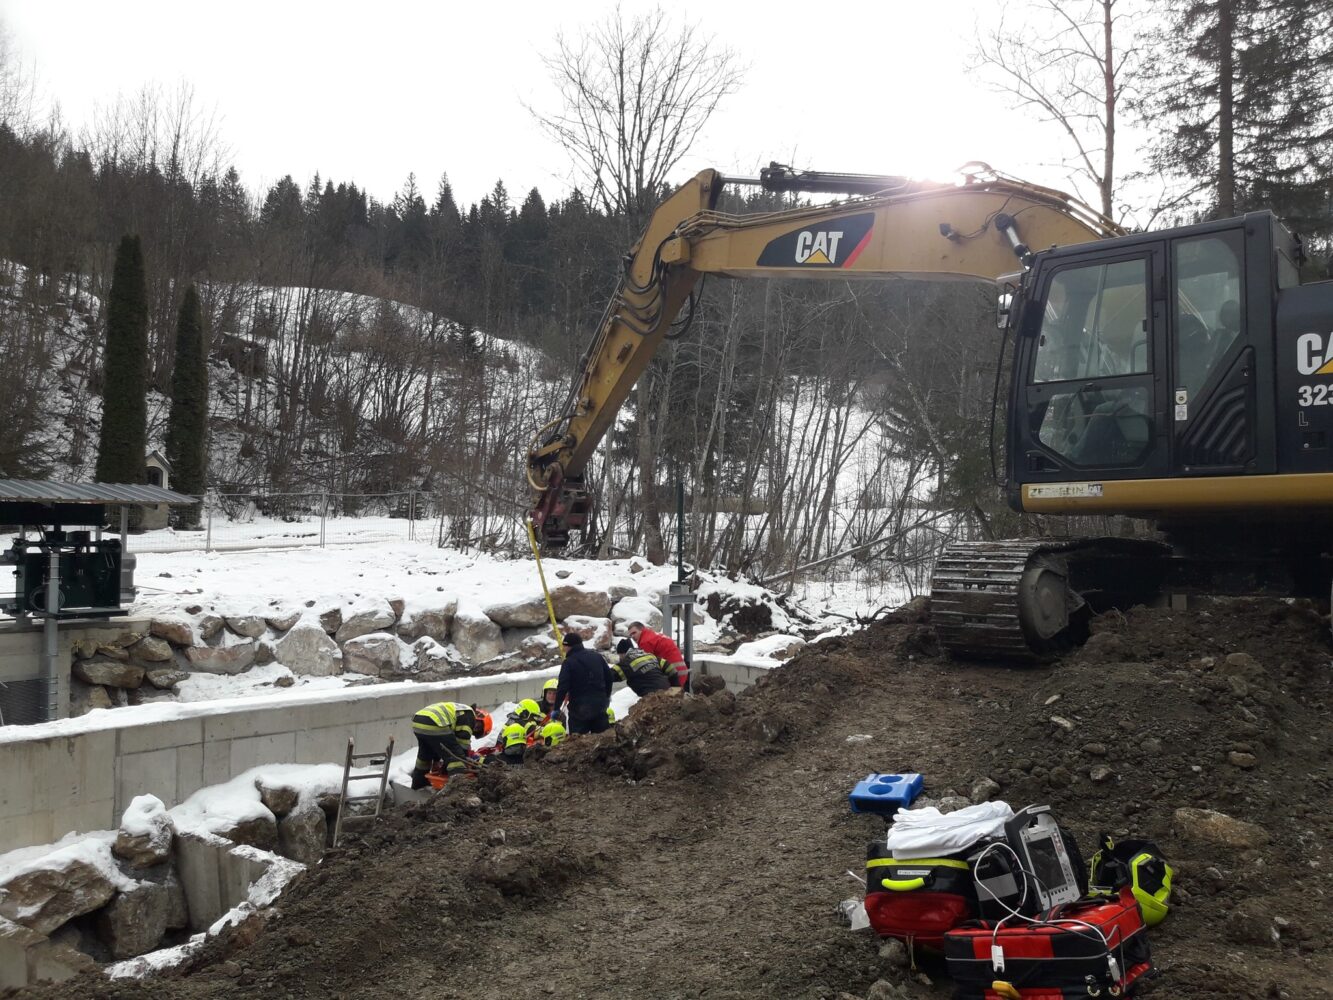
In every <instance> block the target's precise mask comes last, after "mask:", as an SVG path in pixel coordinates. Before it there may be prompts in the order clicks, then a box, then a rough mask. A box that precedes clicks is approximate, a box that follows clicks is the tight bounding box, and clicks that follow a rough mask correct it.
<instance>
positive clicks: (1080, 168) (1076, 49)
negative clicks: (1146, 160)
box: [975, 0, 1140, 218]
mask: <svg viewBox="0 0 1333 1000" xmlns="http://www.w3.org/2000/svg"><path fill="white" fill-rule="evenodd" d="M1132 3H1133V0H1031V2H1030V3H1029V4H1028V5H1027V6H1026V7H1024V8H1022V9H1021V12H1020V14H1019V15H1018V17H1017V18H1012V17H1009V16H1008V12H1006V14H1005V15H1001V19H1000V21H999V23H997V24H996V25H995V26H994V27H993V28H992V29H991V30H990V31H988V32H986V33H984V34H980V33H979V35H978V38H977V43H976V55H975V60H976V64H977V65H978V67H980V68H982V69H984V70H987V71H989V75H990V76H991V79H992V81H993V84H994V86H995V87H996V88H997V89H999V90H1000V91H1002V92H1003V93H1006V94H1009V95H1010V96H1011V97H1013V99H1014V100H1015V102H1016V103H1017V104H1018V106H1019V107H1022V108H1025V109H1028V110H1031V111H1033V112H1034V113H1035V114H1036V115H1037V116H1038V117H1040V118H1041V119H1042V120H1043V121H1047V122H1050V123H1052V124H1054V125H1056V126H1057V127H1058V128H1059V129H1060V130H1061V131H1062V132H1063V133H1064V134H1065V138H1066V146H1065V150H1066V152H1065V154H1064V155H1063V156H1062V158H1061V159H1062V163H1063V165H1064V166H1065V167H1066V168H1068V169H1070V170H1071V174H1072V177H1073V179H1074V180H1073V182H1074V183H1075V185H1077V184H1078V182H1079V181H1080V180H1082V181H1085V182H1090V183H1091V184H1092V185H1093V186H1094V187H1095V188H1096V189H1097V195H1098V202H1099V204H1100V207H1101V211H1102V214H1103V215H1105V216H1107V217H1108V218H1112V217H1113V211H1114V209H1115V197H1114V196H1115V190H1116V181H1117V176H1116V138H1117V134H1116V133H1117V127H1118V124H1119V117H1120V109H1121V103H1122V101H1123V99H1124V98H1125V97H1126V96H1127V94H1128V92H1129V90H1130V89H1131V88H1132V86H1133V83H1134V79H1135V76H1136V74H1137V72H1138V69H1139V58H1140V57H1139V52H1138V50H1137V49H1136V48H1135V47H1134V46H1133V45H1132V44H1130V39H1129V37H1128V36H1129V28H1128V25H1127V24H1126V21H1127V19H1128V18H1129V17H1130V16H1131V14H1132V13H1133V11H1131V9H1130V7H1131V4H1132Z"/></svg>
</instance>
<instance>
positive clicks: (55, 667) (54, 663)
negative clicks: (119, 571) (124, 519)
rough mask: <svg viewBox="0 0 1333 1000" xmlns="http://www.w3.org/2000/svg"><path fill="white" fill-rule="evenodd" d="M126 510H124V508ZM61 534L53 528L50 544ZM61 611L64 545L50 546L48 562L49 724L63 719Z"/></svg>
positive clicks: (45, 637) (45, 684)
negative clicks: (61, 693)
mask: <svg viewBox="0 0 1333 1000" xmlns="http://www.w3.org/2000/svg"><path fill="white" fill-rule="evenodd" d="M121 509H122V510H123V509H124V508H121ZM59 531H60V526H59V525H52V532H51V536H49V537H48V543H52V540H53V538H54V536H55V535H56V534H57V533H58V532H59ZM59 610H60V546H58V545H56V544H53V543H52V544H50V548H49V549H48V550H47V563H46V620H45V621H44V622H42V638H43V640H44V644H45V650H44V655H43V659H44V661H45V670H44V672H43V675H42V687H43V691H42V693H43V695H45V702H46V721H48V722H50V721H51V720H53V719H58V718H60V639H59V628H60V620H59V619H58V618H57V617H56V613H57V612H58V611H59Z"/></svg>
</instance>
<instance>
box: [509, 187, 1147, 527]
mask: <svg viewBox="0 0 1333 1000" xmlns="http://www.w3.org/2000/svg"><path fill="white" fill-rule="evenodd" d="M965 171H966V172H965V173H964V174H963V177H962V179H961V181H960V182H958V183H954V184H943V183H938V182H933V181H918V180H912V179H909V178H904V177H894V176H877V175H856V174H820V173H809V172H796V171H792V170H790V169H789V168H786V167H781V166H779V165H777V164H773V165H771V166H770V167H768V168H765V170H764V171H762V172H761V176H760V177H759V178H758V179H757V180H755V179H748V178H726V177H723V176H722V175H721V174H719V173H718V172H717V171H715V170H704V171H702V172H701V173H699V174H698V175H697V176H696V177H694V178H693V179H692V180H690V181H689V182H688V183H687V184H685V185H684V186H682V187H681V188H680V189H679V190H677V191H676V192H675V193H674V194H672V195H671V196H670V197H669V198H668V199H667V200H666V201H664V202H663V203H662V204H661V206H659V207H658V209H657V211H656V212H655V213H654V214H653V216H652V218H651V219H650V220H649V223H648V225H647V227H646V229H645V230H644V233H643V235H642V237H641V238H640V239H639V242H638V244H637V245H636V246H635V247H634V249H633V250H632V251H631V253H630V254H629V255H628V256H627V257H626V262H625V272H624V275H623V276H622V277H621V280H620V284H619V287H618V288H617V290H616V293H615V295H614V296H613V297H612V299H611V302H610V303H609V304H608V306H607V309H606V312H605V313H604V314H603V316H602V320H601V322H600V323H599V324H598V328H597V332H596V334H595V335H594V337H593V340H592V343H591V345H590V346H589V348H588V351H587V353H586V354H585V355H584V359H583V364H582V368H581V371H580V372H579V374H578V376H577V378H576V379H575V381H574V384H573V386H572V388H571V390H570V393H569V395H568V397H567V398H566V400H565V403H564V406H563V407H562V408H561V410H560V412H559V413H558V414H557V415H556V416H555V417H554V418H553V419H552V420H551V421H550V422H548V423H547V424H546V425H544V426H543V427H542V428H541V429H540V430H539V431H538V432H537V435H536V437H535V439H534V441H533V443H532V447H531V449H530V451H529V454H528V483H529V486H530V487H531V488H532V491H533V508H532V515H531V516H532V520H533V523H534V524H535V526H536V529H537V532H538V534H539V535H540V537H541V539H542V541H543V543H544V544H545V545H546V546H547V547H549V548H559V547H562V546H564V545H565V543H566V542H567V540H568V538H569V534H570V532H571V531H574V530H580V529H582V528H583V527H584V526H585V525H586V524H587V521H588V518H589V516H590V514H591V510H592V498H591V497H590V496H589V494H588V492H587V490H586V488H585V486H584V481H583V475H584V471H585V469H586V468H587V465H588V463H589V461H590V460H591V458H592V456H593V453H594V452H595V451H596V448H597V445H598V443H599V442H600V441H601V439H602V437H603V436H604V435H605V434H606V432H607V430H608V429H609V428H610V426H611V423H612V421H613V420H614V419H615V415H616V413H617V411H619V409H620V407H621V406H622V405H623V404H624V402H625V399H626V398H627V397H628V396H629V393H630V390H631V389H632V388H633V386H634V383H635V382H636V381H637V380H638V378H639V376H640V375H641V374H642V373H643V372H644V370H645V369H646V368H647V367H648V365H649V363H650V362H651V361H652V358H653V355H654V354H655V353H656V352H657V350H658V348H659V347H660V346H661V344H662V341H663V340H665V339H668V338H670V337H672V336H673V333H672V327H673V324H674V323H676V321H677V317H678V316H679V315H680V313H681V311H682V310H683V309H685V308H686V307H687V305H688V306H690V309H691V311H692V308H693V296H694V294H695V290H696V286H697V285H698V283H699V280H700V279H701V278H702V277H703V276H704V275H706V274H717V275H723V276H727V277H734V278H801V279H824V280H827V279H838V280H841V279H854V278H885V277H893V276H902V277H926V276H929V277H957V278H968V279H977V278H980V279H992V280H993V279H998V278H1000V277H1002V276H1004V275H1006V274H1009V273H1011V272H1014V271H1016V270H1019V269H1021V267H1022V266H1023V264H1024V263H1025V262H1026V260H1027V258H1028V256H1029V255H1030V253H1031V248H1037V249H1045V248H1047V247H1050V246H1069V245H1073V244H1078V243H1086V242H1089V241H1091V240H1096V239H1099V238H1102V237H1107V236H1114V235H1119V234H1120V233H1121V232H1122V230H1121V229H1120V228H1119V227H1118V226H1116V225H1115V223H1113V222H1111V221H1110V220H1109V219H1106V218H1104V217H1103V216H1101V215H1100V214H1098V213H1097V212H1095V211H1094V210H1092V209H1091V208H1089V207H1088V206H1086V205H1084V204H1082V203H1081V202H1079V201H1077V200H1076V199H1074V198H1071V197H1070V196H1069V195H1066V194H1062V193H1061V192H1059V191H1056V190H1054V189H1051V188H1045V187H1041V186H1038V185H1035V184H1029V183H1026V182H1024V181H1020V180H1017V179H1015V178H1010V177H1005V176H1003V175H1000V174H998V173H996V172H995V171H993V170H991V169H990V168H989V167H986V166H985V165H984V164H971V165H969V167H968V168H965ZM726 184H740V185H745V184H751V185H758V186H761V187H764V188H766V189H768V190H772V191H785V192H810V193H813V192H824V193H839V194H854V195H859V196H858V197H851V198H848V199H846V200H843V201H837V202H832V203H829V204H821V205H810V206H802V207H796V208H791V209H785V210H780V211H774V212H763V213H753V214H745V215H735V214H730V213H726V212H719V211H717V210H716V204H717V201H718V197H719V194H720V193H721V190H722V188H723V186H724V185H726ZM686 322H688V314H687V318H686Z"/></svg>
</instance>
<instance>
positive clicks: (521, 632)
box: [500, 625, 555, 653]
mask: <svg viewBox="0 0 1333 1000" xmlns="http://www.w3.org/2000/svg"><path fill="white" fill-rule="evenodd" d="M542 635H545V636H551V637H552V639H551V641H552V642H554V641H555V639H554V635H555V633H554V632H552V631H551V626H549V625H540V626H537V627H535V628H507V629H503V630H502V631H501V634H500V639H501V641H502V642H503V643H504V651H505V652H506V653H517V652H521V651H522V649H523V647H524V645H525V644H526V643H527V642H528V640H530V639H532V638H534V637H536V636H542Z"/></svg>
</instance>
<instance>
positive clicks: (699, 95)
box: [529, 7, 742, 235]
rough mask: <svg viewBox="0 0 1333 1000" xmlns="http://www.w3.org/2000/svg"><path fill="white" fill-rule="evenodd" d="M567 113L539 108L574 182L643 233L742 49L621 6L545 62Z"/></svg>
mask: <svg viewBox="0 0 1333 1000" xmlns="http://www.w3.org/2000/svg"><path fill="white" fill-rule="evenodd" d="M545 62H546V66H547V68H548V69H549V70H550V73H551V79H552V81H553V82H554V83H555V85H556V88H557V90H558V92H559V94H560V104H561V107H560V109H559V110H557V111H554V112H550V113H543V112H541V111H539V110H537V109H529V110H532V112H533V114H534V115H535V116H536V117H537V120H538V122H539V123H540V124H541V126H542V128H543V129H545V130H546V132H547V133H548V134H549V135H551V136H552V137H553V138H554V139H555V140H556V141H557V142H558V143H560V145H561V146H562V147H564V149H565V150H566V152H568V153H569V155H570V157H571V158H572V160H573V161H574V171H575V174H576V175H577V176H576V182H577V184H578V186H579V188H580V189H581V190H583V191H585V192H587V193H588V196H589V197H590V199H591V200H592V202H593V204H594V205H595V206H596V207H598V208H600V209H601V210H602V211H603V212H605V213H606V214H607V215H610V216H614V217H618V218H622V219H624V221H625V222H626V224H627V226H628V228H629V231H630V232H631V233H632V234H634V235H637V233H638V230H639V228H640V226H642V224H643V222H644V221H645V220H646V219H647V217H648V214H649V213H650V212H651V211H652V210H653V208H654V207H655V206H656V204H657V202H658V200H659V199H660V198H661V196H662V193H663V191H664V189H665V186H666V182H667V177H668V175H669V174H670V173H671V171H672V170H674V169H675V167H676V166H677V164H679V163H680V161H681V159H682V158H683V157H684V156H685V155H686V154H687V153H688V152H689V151H690V148H691V147H692V146H693V145H694V143H695V141H696V140H697V139H698V138H699V135H700V133H701V132H702V131H703V129H704V127H705V126H706V125H707V124H708V121H709V119H710V118H712V116H713V113H714V112H715V111H716V110H717V108H718V105H719V104H720V103H721V102H722V101H723V99H724V98H726V97H727V96H728V95H730V94H733V93H735V92H736V90H737V89H738V88H739V87H740V83H741V77H742V69H741V67H740V66H739V65H738V63H737V60H736V56H735V53H734V52H732V50H731V49H729V48H727V47H725V46H723V45H720V44H719V43H718V42H717V40H716V39H715V38H712V37H709V36H708V35H705V34H704V33H703V32H702V31H700V29H699V28H698V27H697V26H695V25H689V24H686V25H680V26H677V25H676V24H675V23H674V22H673V21H672V19H671V18H670V17H669V16H668V15H667V13H666V12H665V11H664V10H663V9H662V8H661V7H658V8H656V9H654V10H652V11H651V12H649V13H647V14H643V15H641V16H637V17H634V18H631V19H628V20H627V19H626V17H625V14H624V12H623V11H622V10H621V9H620V8H619V7H617V8H616V9H615V11H614V12H613V13H612V14H611V15H610V16H609V17H608V18H607V19H606V20H605V21H603V22H601V23H600V24H597V25H595V26H593V27H591V28H590V29H588V30H587V31H586V32H585V33H583V34H580V35H579V36H577V37H576V38H570V37H568V36H566V35H564V34H560V35H557V36H556V49H555V52H554V54H552V55H550V56H548V57H547V58H546V59H545Z"/></svg>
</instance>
